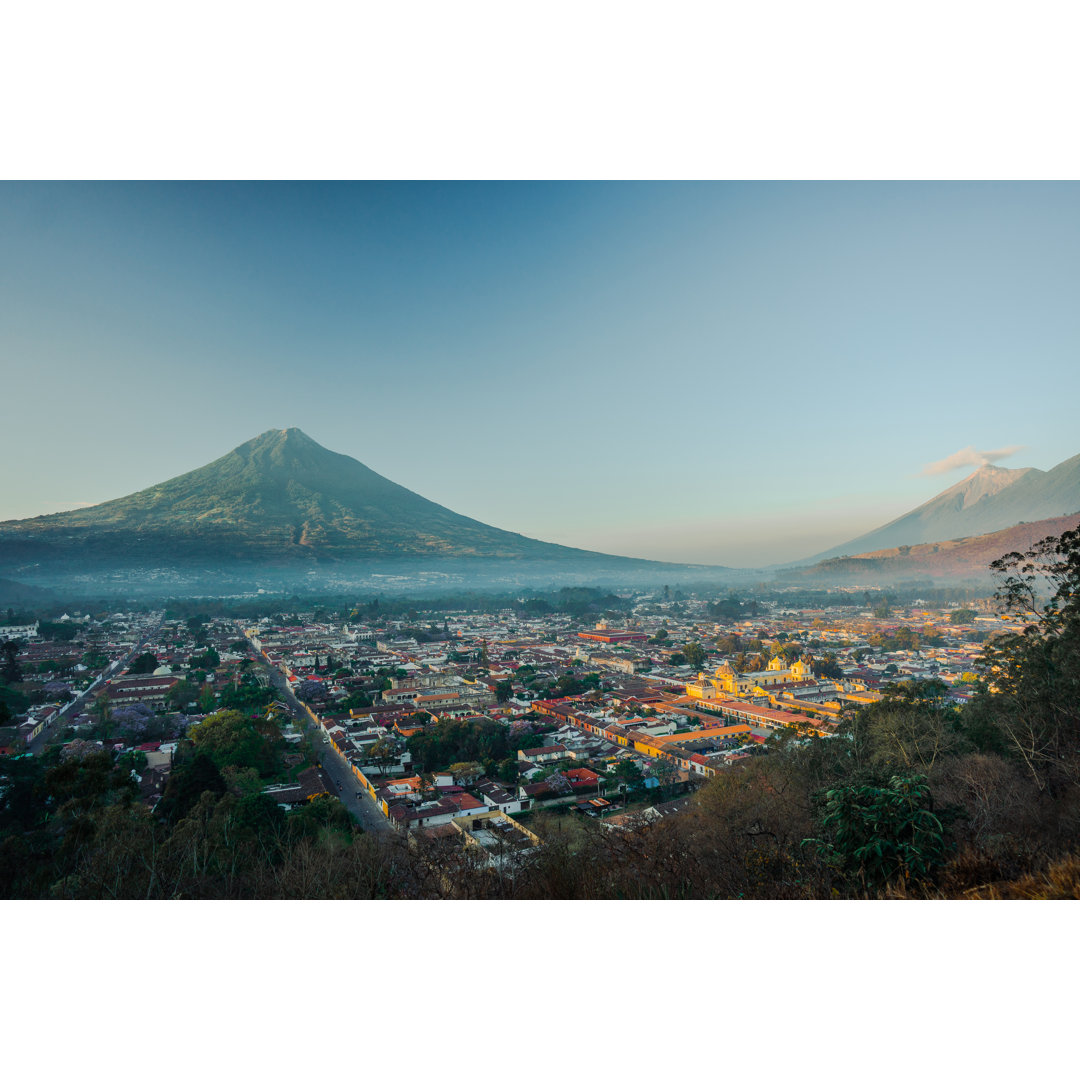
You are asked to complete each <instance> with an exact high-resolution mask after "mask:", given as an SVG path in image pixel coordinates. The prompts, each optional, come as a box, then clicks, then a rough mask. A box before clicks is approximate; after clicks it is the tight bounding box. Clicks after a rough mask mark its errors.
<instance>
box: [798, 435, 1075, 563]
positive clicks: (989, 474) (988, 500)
mask: <svg viewBox="0 0 1080 1080" xmlns="http://www.w3.org/2000/svg"><path fill="white" fill-rule="evenodd" d="M1076 511H1080V454H1078V455H1077V456H1076V457H1072V458H1069V459H1068V461H1063V462H1062V463H1061V464H1060V465H1056V466H1055V467H1054V468H1053V469H1051V470H1050V471H1049V472H1043V470H1041V469H1004V468H1000V467H998V466H996V465H983V466H982V467H981V468H979V469H976V471H975V472H973V473H972V474H971V475H970V476H968V477H967V478H965V479H964V480H961V481H960V482H959V483H958V484H954V485H953V486H952V487H950V488H948V489H946V490H945V491H943V492H942V493H941V494H940V495H936V496H934V498H932V499H930V500H929V501H928V502H925V503H923V504H922V506H918V507H916V508H915V509H914V510H912V511H911V512H910V513H907V514H904V515H902V516H901V517H898V518H896V519H895V520H893V521H890V522H889V523H888V524H886V525H883V526H881V528H879V529H874V530H873V531H871V532H868V533H865V534H864V535H862V536H859V537H856V538H855V539H854V540H850V541H848V542H847V543H846V544H840V545H838V546H837V547H834V548H831V549H830V550H828V551H825V552H822V553H821V554H820V555H816V556H814V559H813V561H814V562H818V561H821V560H823V559H830V558H836V557H839V556H844V555H858V554H861V553H864V552H869V551H879V550H882V549H887V548H893V547H901V546H904V545H914V544H926V543H935V542H940V541H943V540H953V539H956V538H958V537H965V536H980V535H983V534H985V533H990V532H996V531H998V530H1000V529H1007V528H1009V527H1010V526H1012V525H1016V524H1018V523H1020V522H1023V521H1041V520H1046V519H1049V518H1053V517H1058V516H1060V515H1064V514H1071V513H1074V512H1076Z"/></svg>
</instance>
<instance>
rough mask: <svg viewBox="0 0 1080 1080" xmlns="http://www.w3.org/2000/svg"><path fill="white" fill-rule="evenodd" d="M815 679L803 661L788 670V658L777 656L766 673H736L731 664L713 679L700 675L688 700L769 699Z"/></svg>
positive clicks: (690, 688)
mask: <svg viewBox="0 0 1080 1080" xmlns="http://www.w3.org/2000/svg"><path fill="white" fill-rule="evenodd" d="M813 677H814V672H813V669H812V668H811V667H810V665H809V664H808V663H806V662H805V661H803V660H796V661H795V663H794V664H792V665H791V667H784V658H783V657H782V656H774V657H773V658H772V659H771V660H770V661H769V666H768V667H767V668H766V669H765V670H764V671H744V672H738V671H736V670H735V669H734V668H733V667H732V666H731V665H730V664H729V663H727V662H725V663H723V664H721V665H720V666H719V667H718V668H717V669H716V672H715V673H714V674H713V675H711V676H709V675H705V674H701V675H699V676H698V677H697V678H696V679H695V680H694V681H693V682H691V683H687V684H686V696H687V697H692V698H700V699H701V700H702V701H714V700H716V699H717V698H724V697H740V696H742V697H745V696H747V695H757V696H758V697H768V696H769V693H770V691H772V690H775V688H776V687H778V686H784V685H785V684H786V683H794V682H802V681H804V680H805V679H812V678H813Z"/></svg>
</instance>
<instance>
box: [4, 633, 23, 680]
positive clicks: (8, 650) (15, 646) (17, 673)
mask: <svg viewBox="0 0 1080 1080" xmlns="http://www.w3.org/2000/svg"><path fill="white" fill-rule="evenodd" d="M22 644H23V643H22V639H21V638H9V639H8V640H7V641H3V642H0V658H2V662H0V681H3V682H5V683H8V684H10V683H17V682H22V670H21V669H20V667H19V661H18V659H17V657H18V655H19V650H20V649H21V648H22Z"/></svg>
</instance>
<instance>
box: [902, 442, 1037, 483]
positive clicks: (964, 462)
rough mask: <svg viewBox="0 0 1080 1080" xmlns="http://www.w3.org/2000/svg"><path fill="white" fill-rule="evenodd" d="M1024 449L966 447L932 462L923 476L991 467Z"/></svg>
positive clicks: (1015, 447)
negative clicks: (978, 448) (968, 467)
mask: <svg viewBox="0 0 1080 1080" xmlns="http://www.w3.org/2000/svg"><path fill="white" fill-rule="evenodd" d="M1024 449H1026V447H1023V446H1003V447H1002V448H1001V449H1000V450H976V449H975V447H974V446H965V447H964V449H963V450H957V451H956V453H955V454H950V455H949V456H948V457H947V458H942V459H941V460H940V461H932V462H931V463H930V464H929V465H925V466H923V471H922V475H923V476H937V475H939V474H940V473H944V472H950V471H951V470H953V469H963V468H965V467H966V466H968V465H975V466H979V465H990V464H992V463H993V462H995V461H1000V460H1001V459H1002V458H1007V457H1009V456H1010V455H1012V454H1015V453H1016V452H1017V451H1018V450H1024Z"/></svg>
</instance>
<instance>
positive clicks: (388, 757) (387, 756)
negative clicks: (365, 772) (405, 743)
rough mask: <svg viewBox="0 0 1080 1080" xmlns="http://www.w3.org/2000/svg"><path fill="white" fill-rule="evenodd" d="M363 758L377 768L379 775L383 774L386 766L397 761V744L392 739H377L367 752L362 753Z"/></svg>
mask: <svg viewBox="0 0 1080 1080" xmlns="http://www.w3.org/2000/svg"><path fill="white" fill-rule="evenodd" d="M364 756H365V757H366V758H367V759H368V761H370V762H371V764H372V765H375V766H377V767H378V770H379V772H380V773H382V772H385V770H386V767H387V765H390V764H392V763H393V762H395V761H397V759H398V752H397V744H396V743H395V742H394V740H393V739H390V738H387V737H386V736H385V735H384V736H383V737H382V738H381V739H377V740H376V741H375V742H373V743H372V744H371V745H370V746H369V747H368V748H367V750H365V751H364Z"/></svg>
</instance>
